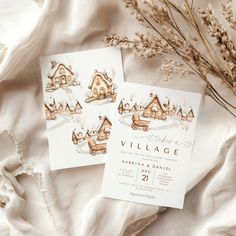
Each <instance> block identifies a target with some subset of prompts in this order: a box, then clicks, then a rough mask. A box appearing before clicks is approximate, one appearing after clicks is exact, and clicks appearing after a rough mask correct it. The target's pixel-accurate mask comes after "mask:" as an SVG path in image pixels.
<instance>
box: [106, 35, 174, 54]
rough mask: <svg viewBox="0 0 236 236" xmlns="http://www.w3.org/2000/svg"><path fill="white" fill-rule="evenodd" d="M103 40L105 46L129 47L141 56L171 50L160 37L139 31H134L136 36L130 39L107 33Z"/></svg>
mask: <svg viewBox="0 0 236 236" xmlns="http://www.w3.org/2000/svg"><path fill="white" fill-rule="evenodd" d="M104 41H105V43H106V45H107V46H117V47H119V48H124V49H131V50H132V51H133V52H134V53H135V54H136V55H137V56H139V57H141V58H152V57H154V56H156V55H158V54H161V53H163V52H166V51H170V50H171V47H170V46H169V45H168V44H167V43H166V42H165V41H164V40H163V39H162V38H160V37H154V36H152V35H150V34H143V33H139V32H138V33H136V37H135V38H134V39H132V40H129V39H128V38H127V37H119V36H117V35H116V34H109V35H106V37H105V38H104Z"/></svg>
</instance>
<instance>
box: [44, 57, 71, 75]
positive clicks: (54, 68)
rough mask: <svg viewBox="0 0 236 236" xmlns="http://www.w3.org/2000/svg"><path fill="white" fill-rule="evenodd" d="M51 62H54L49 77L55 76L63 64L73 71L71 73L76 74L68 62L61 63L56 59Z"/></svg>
mask: <svg viewBox="0 0 236 236" xmlns="http://www.w3.org/2000/svg"><path fill="white" fill-rule="evenodd" d="M51 64H52V66H51V69H50V71H49V72H48V78H52V77H54V75H55V73H56V71H57V70H58V69H59V67H60V66H61V65H62V66H63V67H65V68H66V69H67V70H68V71H69V72H70V73H71V75H73V74H74V73H73V71H72V68H71V66H70V65H67V64H65V63H61V62H60V63H59V62H56V61H52V62H51Z"/></svg>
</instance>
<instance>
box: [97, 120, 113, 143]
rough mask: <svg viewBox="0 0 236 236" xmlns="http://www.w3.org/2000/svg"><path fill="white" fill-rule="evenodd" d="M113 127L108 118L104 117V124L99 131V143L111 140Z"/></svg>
mask: <svg viewBox="0 0 236 236" xmlns="http://www.w3.org/2000/svg"><path fill="white" fill-rule="evenodd" d="M111 126H112V123H111V121H110V120H109V119H108V118H107V117H104V119H103V121H102V124H101V126H100V128H99V129H98V140H99V141H101V140H104V139H109V137H110V133H111Z"/></svg>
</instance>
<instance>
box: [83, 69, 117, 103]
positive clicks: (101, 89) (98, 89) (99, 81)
mask: <svg viewBox="0 0 236 236" xmlns="http://www.w3.org/2000/svg"><path fill="white" fill-rule="evenodd" d="M88 88H89V89H90V95H89V96H88V98H87V99H86V100H85V101H86V102H88V103H89V102H92V101H95V100H102V99H106V98H111V99H112V101H115V99H116V92H115V88H114V84H113V81H112V79H111V78H110V77H108V75H107V73H102V72H98V71H95V72H94V74H93V76H92V80H91V82H90V84H89V86H88Z"/></svg>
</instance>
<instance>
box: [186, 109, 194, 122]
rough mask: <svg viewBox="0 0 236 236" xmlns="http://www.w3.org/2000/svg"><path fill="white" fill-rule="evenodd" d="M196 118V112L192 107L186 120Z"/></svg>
mask: <svg viewBox="0 0 236 236" xmlns="http://www.w3.org/2000/svg"><path fill="white" fill-rule="evenodd" d="M193 118H194V113H193V109H192V108H191V110H190V111H189V112H188V114H187V116H186V120H187V121H189V122H191V121H192V120H193Z"/></svg>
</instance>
